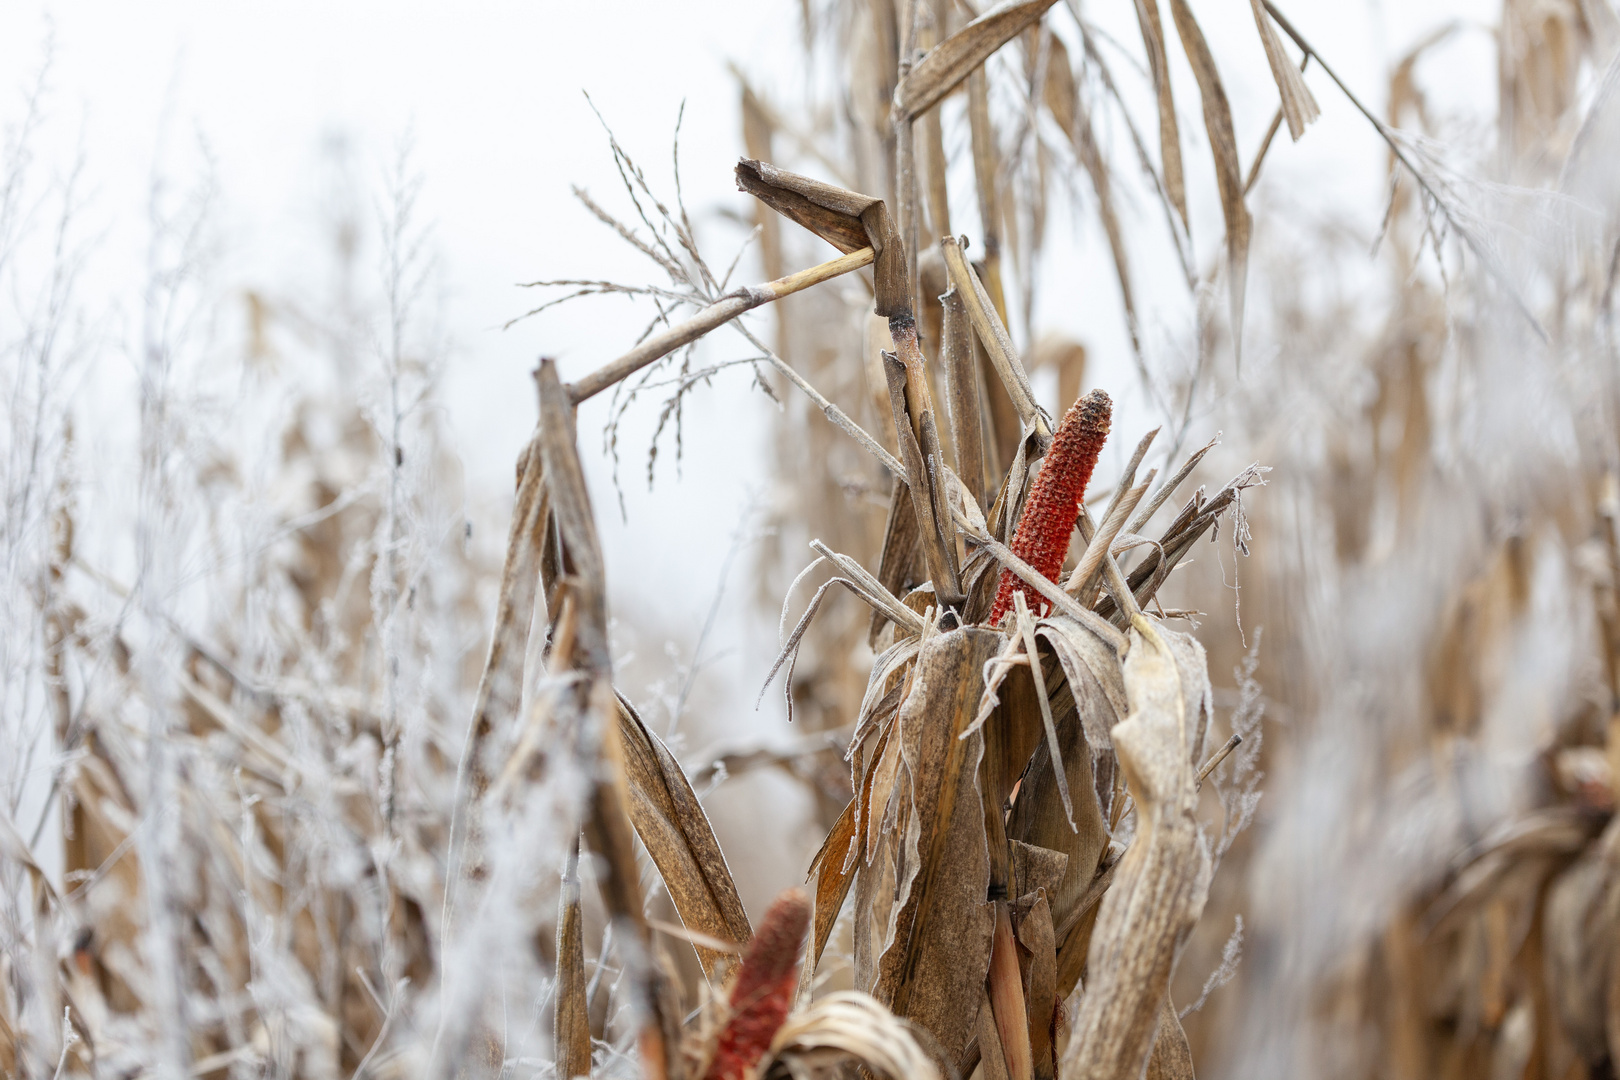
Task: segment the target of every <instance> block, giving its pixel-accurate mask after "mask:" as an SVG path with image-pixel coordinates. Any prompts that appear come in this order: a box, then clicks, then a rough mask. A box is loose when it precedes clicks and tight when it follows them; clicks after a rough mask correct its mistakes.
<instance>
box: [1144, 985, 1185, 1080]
mask: <svg viewBox="0 0 1620 1080" xmlns="http://www.w3.org/2000/svg"><path fill="white" fill-rule="evenodd" d="M1147 1080H1194V1077H1193V1059H1192V1047H1191V1046H1189V1045H1188V1044H1187V1033H1186V1032H1185V1031H1183V1030H1182V1029H1181V1018H1180V1017H1179V1016H1177V1015H1176V1007H1175V1004H1174V1003H1173V1002H1171V1000H1170V995H1169V994H1166V995H1165V996H1164V1005H1163V1006H1161V1007H1160V1009H1159V1031H1158V1034H1157V1035H1156V1036H1155V1037H1154V1039H1153V1053H1152V1054H1151V1055H1149V1057H1148V1067H1147Z"/></svg>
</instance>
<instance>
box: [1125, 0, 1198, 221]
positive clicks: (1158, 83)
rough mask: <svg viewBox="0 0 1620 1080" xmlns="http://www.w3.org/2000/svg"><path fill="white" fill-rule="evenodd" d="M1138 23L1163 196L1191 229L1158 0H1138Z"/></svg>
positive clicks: (1178, 128)
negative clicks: (1155, 112)
mask: <svg viewBox="0 0 1620 1080" xmlns="http://www.w3.org/2000/svg"><path fill="white" fill-rule="evenodd" d="M1136 21H1137V24H1138V25H1139V26H1140V27H1141V29H1142V44H1143V45H1145V46H1146V47H1147V54H1148V67H1149V69H1150V70H1151V71H1152V73H1153V94H1154V98H1155V99H1156V101H1157V103H1158V106H1159V161H1160V170H1161V171H1162V172H1163V174H1164V194H1165V197H1166V198H1167V199H1169V200H1170V204H1171V205H1172V206H1174V207H1175V208H1176V212H1177V213H1178V214H1180V215H1181V227H1182V228H1183V229H1185V228H1187V227H1188V221H1187V181H1186V177H1185V174H1184V173H1183V171H1182V168H1181V128H1180V126H1179V125H1178V124H1177V122H1176V101H1175V95H1174V93H1173V92H1172V90H1171V88H1170V57H1169V54H1168V53H1167V52H1166V50H1165V47H1164V23H1163V21H1162V20H1161V19H1160V18H1159V0H1136Z"/></svg>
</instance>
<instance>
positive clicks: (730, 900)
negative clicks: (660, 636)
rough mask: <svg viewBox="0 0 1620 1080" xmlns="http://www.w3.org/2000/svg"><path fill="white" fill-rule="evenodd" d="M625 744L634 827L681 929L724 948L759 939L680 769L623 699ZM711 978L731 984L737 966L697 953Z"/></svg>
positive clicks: (707, 953)
mask: <svg viewBox="0 0 1620 1080" xmlns="http://www.w3.org/2000/svg"><path fill="white" fill-rule="evenodd" d="M618 700H619V737H620V740H621V743H622V745H623V748H624V772H625V781H626V782H627V783H628V785H629V788H630V805H629V810H630V820H631V822H632V824H634V825H635V827H636V833H637V834H638V835H639V836H640V837H641V842H642V844H643V845H644V846H645V847H646V848H647V854H649V855H650V856H652V860H653V863H654V864H655V865H656V866H657V867H658V873H659V875H660V876H661V877H662V878H663V879H664V886H665V888H667V889H668V890H669V898H670V900H671V901H672V902H673V903H674V905H675V910H676V911H677V912H678V913H679V914H680V916H681V922H683V923H685V924H686V926H687V927H688V928H689V929H691V930H695V931H697V932H698V933H701V934H707V935H709V936H711V937H716V938H719V939H721V940H723V941H736V942H745V941H747V940H748V939H749V936H750V935H751V934H752V933H753V930H752V928H751V927H750V926H749V923H748V914H747V912H746V911H744V910H743V905H742V900H741V898H739V897H738V895H737V886H736V885H735V883H733V881H732V878H731V870H730V868H729V867H727V866H726V859H725V856H724V854H722V853H721V851H720V844H719V842H718V841H716V840H715V838H714V830H713V829H712V828H711V827H710V826H709V818H708V815H707V814H705V813H704V812H703V807H702V805H701V804H700V803H699V802H698V799H697V795H696V794H695V793H694V792H693V791H692V786H691V784H690V783H689V782H688V781H687V779H686V774H685V773H684V772H683V771H682V770H681V766H680V763H679V762H677V761H676V760H675V757H674V755H673V754H671V753H670V752H669V748H668V747H666V746H665V745H664V744H663V742H662V740H660V739H659V738H658V736H657V735H654V734H653V733H652V732H651V731H649V730H648V729H647V726H646V725H645V724H644V723H642V721H641V717H640V716H639V715H637V713H636V711H635V709H634V708H633V707H632V706H631V705H630V703H629V702H628V701H627V700H625V698H624V696H623V695H622V694H621V695H619V699H618ZM693 948H695V949H696V950H697V955H698V960H699V961H701V962H702V964H703V970H704V973H705V974H707V975H708V976H709V977H710V978H711V979H718V978H721V977H723V976H724V974H725V970H726V968H727V967H728V966H729V961H730V958H729V957H728V956H726V955H725V954H723V953H719V952H716V951H714V950H712V949H708V948H704V947H703V946H700V945H694V946H693Z"/></svg>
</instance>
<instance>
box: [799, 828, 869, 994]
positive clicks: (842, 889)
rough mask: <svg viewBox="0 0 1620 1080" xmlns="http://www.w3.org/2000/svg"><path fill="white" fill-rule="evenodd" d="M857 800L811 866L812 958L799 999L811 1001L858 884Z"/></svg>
mask: <svg viewBox="0 0 1620 1080" xmlns="http://www.w3.org/2000/svg"><path fill="white" fill-rule="evenodd" d="M857 801H858V800H856V799H851V800H850V801H849V805H847V806H845V807H844V812H843V813H841V814H839V815H838V820H837V821H835V822H833V827H832V830H831V831H830V832H828V833H827V838H826V839H825V840H823V841H822V843H821V850H820V851H818V852H816V857H815V859H814V860H813V861H812V862H811V863H810V876H811V877H813V878H815V880H816V891H815V917H814V921H813V923H812V925H813V927H814V931H813V933H812V935H811V938H810V955H809V956H807V957H805V961H804V964H803V966H802V967H801V968H800V970H799V997H800V1000H808V997H809V993H810V983H811V981H812V980H813V979H814V978H815V974H816V965H818V964H820V963H821V954H822V952H823V951H825V950H826V948H827V941H828V939H830V938H831V937H832V932H833V926H834V925H835V924H836V923H837V922H838V912H839V911H840V910H841V909H842V908H843V906H844V897H846V896H848V895H849V887H850V885H852V884H854V882H855V867H854V866H853V865H852V864H851V861H850V859H849V857H848V856H849V855H850V854H852V853H853V852H854V850H855V814H856V803H857Z"/></svg>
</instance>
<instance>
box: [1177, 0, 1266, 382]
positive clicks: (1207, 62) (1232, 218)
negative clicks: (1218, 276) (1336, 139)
mask: <svg viewBox="0 0 1620 1080" xmlns="http://www.w3.org/2000/svg"><path fill="white" fill-rule="evenodd" d="M1170 13H1171V14H1172V15H1173V16H1174V17H1175V21H1176V33H1177V34H1179V35H1180V36H1181V45H1182V48H1183V49H1185V50H1186V53H1187V61H1188V62H1189V63H1190V64H1192V69H1193V74H1194V75H1195V76H1197V78H1198V90H1199V94H1200V96H1201V97H1202V98H1203V102H1204V129H1205V131H1206V132H1208V134H1209V147H1210V150H1211V152H1212V153H1213V155H1214V158H1215V183H1216V186H1217V187H1219V188H1220V192H1221V214H1222V216H1223V217H1224V218H1225V219H1226V268H1227V283H1226V284H1227V288H1228V291H1229V296H1230V298H1231V312H1232V351H1233V352H1234V353H1235V354H1236V355H1237V357H1238V363H1239V364H1241V363H1242V357H1243V293H1244V286H1245V283H1246V281H1247V278H1248V272H1249V231H1250V222H1249V209H1248V207H1246V206H1245V205H1244V204H1243V167H1242V165H1241V164H1240V163H1239V162H1238V150H1237V136H1236V135H1235V134H1233V131H1232V107H1231V106H1230V105H1229V104H1228V103H1227V100H1226V88H1225V87H1224V86H1222V85H1221V76H1220V72H1218V71H1217V70H1216V69H1215V57H1214V56H1213V55H1212V54H1211V53H1210V51H1209V43H1208V42H1206V41H1205V40H1204V32H1203V31H1202V30H1200V29H1199V27H1198V20H1197V19H1195V18H1194V17H1193V13H1192V8H1190V7H1188V6H1187V0H1170Z"/></svg>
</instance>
